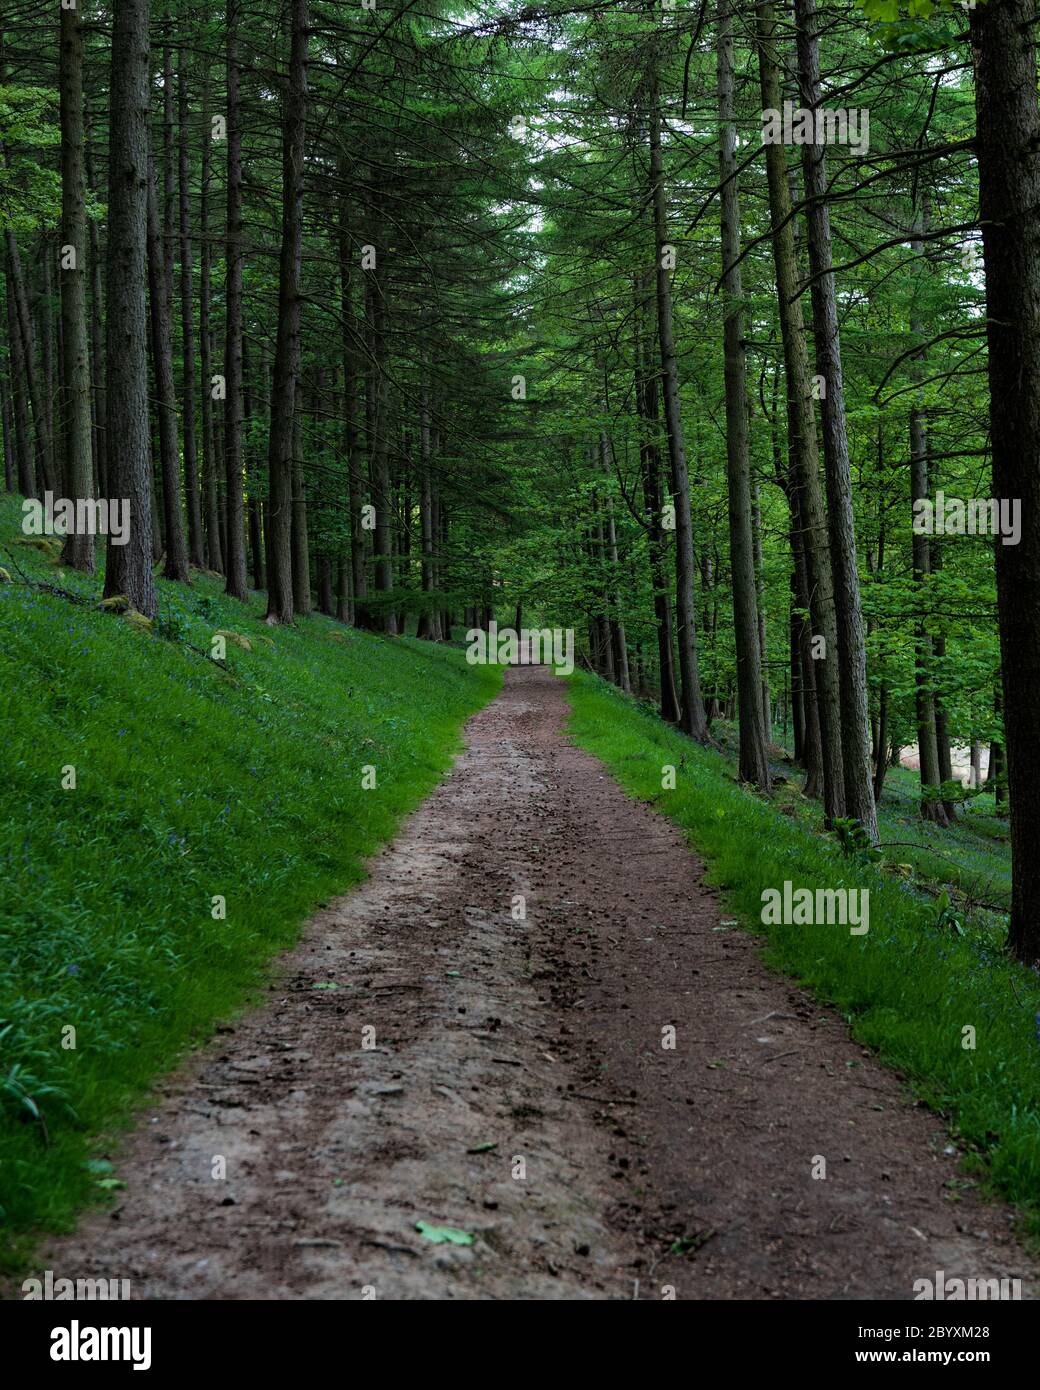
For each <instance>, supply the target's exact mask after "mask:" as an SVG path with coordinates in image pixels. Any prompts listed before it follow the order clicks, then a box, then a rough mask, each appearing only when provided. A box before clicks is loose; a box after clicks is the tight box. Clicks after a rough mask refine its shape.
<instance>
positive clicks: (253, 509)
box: [242, 333, 264, 589]
mask: <svg viewBox="0 0 1040 1390" xmlns="http://www.w3.org/2000/svg"><path fill="white" fill-rule="evenodd" d="M242 405H243V409H244V411H245V427H248V425H249V422H250V421H251V420H252V418H253V415H254V413H255V409H256V397H255V394H254V389H253V378H252V376H251V374H250V368H249V358H248V344H247V341H246V338H245V335H244V333H243V337H242ZM243 451H244V458H245V471H246V485H247V489H248V494H249V507H248V513H249V555H250V561H251V564H252V569H253V588H254V589H262V588H263V587H264V522H263V511H262V508H261V506H260V495H259V490H258V489H259V482H260V465H259V462H258V460H257V457H256V449H255V448H253V449H250V448H248V446H247V445H246V443H245V442H244V441H243Z"/></svg>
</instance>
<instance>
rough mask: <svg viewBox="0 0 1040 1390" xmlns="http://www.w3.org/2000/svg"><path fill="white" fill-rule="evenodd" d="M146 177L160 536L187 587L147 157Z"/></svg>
mask: <svg viewBox="0 0 1040 1390" xmlns="http://www.w3.org/2000/svg"><path fill="white" fill-rule="evenodd" d="M148 170H149V179H148V283H149V286H150V290H151V294H150V301H151V323H152V365H153V370H154V373H155V393H156V396H157V397H158V401H157V405H158V416H159V462H160V471H161V474H162V499H163V533H164V539H165V541H166V567H165V570H164V574H165V576H166V578H167V579H175V580H178V581H179V582H181V583H184V584H187V583H188V580H189V578H190V576H189V573H188V551H187V548H186V547H185V544H184V520H183V517H182V514H181V476H180V474H181V468H180V450H179V448H178V444H177V395H176V388H175V386H174V383H173V345H172V343H171V342H170V328H171V324H170V298H169V297H168V296H167V293H166V290H167V284H166V275H165V271H164V268H163V252H162V238H161V236H160V230H159V208H158V197H157V194H156V187H155V166H154V163H153V162H152V161H151V159H149V166H148Z"/></svg>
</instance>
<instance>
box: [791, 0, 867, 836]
mask: <svg viewBox="0 0 1040 1390" xmlns="http://www.w3.org/2000/svg"><path fill="white" fill-rule="evenodd" d="M795 21H796V24H797V26H798V68H799V85H800V89H801V104H802V106H803V107H805V108H808V109H811V110H812V111H814V112H815V110H816V108H817V106H818V105H819V104H820V59H819V47H818V40H817V34H816V4H815V0H795ZM802 170H803V180H804V185H805V198H806V216H805V222H806V240H807V242H808V247H809V269H810V271H811V273H812V275H813V277H814V278H813V283H812V305H813V331H814V336H815V341H816V370H817V373H818V374H819V375H820V377H822V379H823V382H824V386H825V389H824V391H823V393H822V397H821V400H820V414H821V421H822V434H823V455H824V465H825V473H826V483H827V524H828V539H829V541H830V557H831V577H832V580H833V584H834V608H835V620H836V623H837V630H838V633H837V635H838V696H839V703H840V708H841V748H842V767H843V773H844V782H845V812H846V815H848V816H852V817H854V818H855V819H856V820H858V821H859V822H860V824H861V825H862V826H863V829H864V830H865V831H866V833H867V835H868V837H869V838H870V840H871V841H872V842H873V843H875V844H876V843H877V839H878V831H877V812H876V810H875V807H874V789H873V781H872V777H871V768H870V723H869V719H868V715H867V659H866V646H865V641H864V631H863V610H862V607H861V605H860V593H859V573H858V570H857V567H856V528H855V518H854V514H853V508H852V475H851V470H850V468H849V446H848V437H847V433H846V425H845V387H844V382H843V379H842V367H841V337H840V334H839V330H838V307H837V298H836V294H835V286H834V270H833V260H832V255H831V226H830V209H829V207H828V205H827V194H828V188H827V161H826V156H825V154H824V146H823V145H819V146H817V145H803V146H802ZM830 659H831V653H830V651H828V653H827V657H826V660H830Z"/></svg>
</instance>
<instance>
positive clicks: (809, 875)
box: [569, 674, 1040, 1235]
mask: <svg viewBox="0 0 1040 1390" xmlns="http://www.w3.org/2000/svg"><path fill="white" fill-rule="evenodd" d="M569 693H570V698H571V702H572V707H573V714H572V718H571V721H570V726H569V727H570V733H571V736H572V737H573V738H574V739H575V740H576V741H577V742H578V743H579V744H580V745H581V746H582V747H584V748H587V749H588V750H589V751H590V752H592V753H594V754H595V755H596V756H597V757H598V758H600V759H602V761H603V762H604V763H605V764H606V765H607V767H608V768H610V770H611V772H612V773H613V775H614V776H615V777H616V778H617V780H618V782H619V783H620V784H621V785H622V786H623V787H624V788H625V790H626V791H628V792H629V793H630V794H632V795H633V796H636V797H638V798H640V799H641V800H645V801H652V802H653V803H654V805H655V806H656V807H657V809H659V810H660V811H661V812H663V813H664V814H665V815H667V816H668V817H670V819H672V820H673V821H675V822H676V824H678V825H679V826H680V827H681V828H682V829H683V830H685V831H686V833H687V836H688V838H689V841H690V843H691V845H693V846H694V847H695V848H696V849H697V850H698V851H699V852H700V853H701V854H703V855H704V857H705V858H706V860H707V862H708V866H709V867H708V877H709V880H710V881H711V882H712V883H715V884H719V885H721V886H723V887H725V889H726V890H727V893H728V896H729V901H730V903H731V905H732V907H733V910H734V912H735V913H737V914H738V915H739V916H740V917H741V918H742V920H743V921H744V922H745V924H746V925H747V926H748V927H750V928H752V929H754V930H756V931H760V932H765V933H766V935H767V946H766V954H767V958H768V959H769V960H770V962H771V963H772V964H774V965H775V966H776V967H778V968H780V969H782V970H784V971H786V972H788V973H789V974H792V975H794V976H796V977H797V978H798V979H799V980H801V981H803V982H804V983H806V984H807V985H809V986H810V987H811V988H812V990H813V991H814V992H815V993H816V995H817V996H818V997H819V998H820V999H822V1000H825V1001H827V1002H828V1003H832V1004H834V1005H836V1006H837V1007H838V1008H839V1009H840V1010H841V1011H842V1012H843V1014H844V1015H845V1016H846V1017H847V1019H848V1021H849V1023H850V1025H851V1028H852V1032H853V1035H854V1036H855V1037H856V1038H857V1039H859V1040H860V1041H862V1042H863V1043H865V1044H867V1045H869V1046H871V1047H873V1048H875V1049H876V1050H877V1052H878V1054H879V1056H880V1058H881V1059H882V1061H884V1062H885V1063H887V1064H888V1065H890V1066H893V1067H898V1068H900V1069H901V1070H902V1071H904V1072H905V1073H906V1075H907V1076H908V1077H909V1078H910V1080H911V1082H912V1083H913V1086H914V1090H915V1092H916V1094H917V1095H919V1096H920V1097H922V1098H923V1099H924V1100H926V1101H927V1102H928V1103H929V1104H930V1105H932V1106H934V1107H935V1108H936V1109H937V1110H939V1111H941V1112H942V1113H943V1115H944V1116H946V1117H947V1119H948V1121H949V1123H950V1126H951V1129H952V1131H953V1132H954V1133H955V1134H956V1135H957V1136H958V1137H959V1139H960V1140H961V1141H962V1142H963V1143H964V1144H965V1145H967V1146H968V1147H969V1148H970V1149H971V1151H972V1154H973V1157H974V1162H975V1165H976V1166H977V1167H978V1168H979V1169H980V1170H981V1171H982V1172H983V1174H984V1175H985V1177H986V1178H987V1180H988V1181H989V1182H990V1183H992V1185H993V1188H994V1190H996V1191H999V1192H1000V1193H1002V1194H1003V1195H1004V1196H1006V1197H1008V1198H1010V1199H1011V1200H1013V1201H1015V1202H1017V1203H1019V1204H1020V1205H1021V1206H1022V1208H1023V1209H1024V1211H1025V1212H1026V1216H1027V1225H1028V1227H1029V1229H1030V1230H1031V1231H1032V1233H1033V1234H1034V1235H1037V1234H1038V1233H1040V1040H1038V1021H1037V1015H1038V1013H1040V983H1038V982H1037V980H1036V978H1035V977H1034V976H1033V975H1032V974H1030V973H1029V972H1027V971H1026V970H1024V969H1022V968H1021V967H1019V966H1017V965H1014V964H1013V963H1011V962H1010V961H1009V960H1008V959H1007V958H1006V957H1005V956H1004V955H1003V952H1002V950H1001V939H1002V933H1001V930H1000V929H999V927H998V926H997V924H996V922H995V920H990V921H986V920H969V921H968V922H967V924H966V925H963V926H961V925H959V924H952V923H951V922H950V919H949V914H948V913H946V914H945V915H944V913H943V904H942V901H941V900H939V901H936V900H935V899H934V897H931V896H929V895H926V894H922V893H921V892H920V891H919V890H917V889H916V888H915V886H914V884H913V881H912V879H910V878H909V877H908V876H907V875H906V874H905V873H902V874H901V873H898V872H892V871H890V870H888V869H883V868H882V869H879V868H877V867H875V866H873V865H871V864H869V863H866V864H864V863H858V862H856V861H855V860H853V859H850V858H847V857H845V855H843V853H842V852H841V850H840V848H839V847H838V846H837V845H836V843H835V841H834V839H833V838H832V837H830V836H825V835H822V834H820V833H818V832H817V831H815V830H814V829H813V828H812V827H810V826H809V825H808V824H806V823H805V822H804V821H803V820H802V819H801V818H799V817H797V816H792V815H790V814H787V815H785V814H784V813H783V812H782V811H781V810H780V809H779V808H778V807H777V806H775V805H770V804H767V803H766V802H765V801H764V800H762V799H760V798H759V797H757V796H755V795H754V794H752V793H751V792H749V791H746V790H744V789H743V788H742V787H740V786H739V785H738V784H737V783H736V781H735V779H734V773H733V769H732V766H731V765H730V764H729V762H727V760H726V759H725V758H724V757H723V756H721V755H720V754H719V753H715V752H711V751H707V750H704V749H702V748H699V747H698V746H697V745H695V744H693V743H691V742H690V740H689V739H686V738H684V737H683V736H682V735H680V734H678V733H676V732H675V731H674V730H672V729H671V728H670V727H668V726H667V725H665V724H662V723H661V721H660V720H658V719H657V718H656V717H654V716H653V715H652V714H649V713H647V712H646V711H644V710H643V709H641V708H640V707H639V706H638V705H636V703H635V702H634V701H633V700H631V699H630V698H628V697H626V696H624V695H622V694H621V693H620V692H619V691H617V690H615V689H614V688H613V687H611V686H608V685H606V684H605V683H604V682H602V681H598V680H595V679H594V678H592V677H589V676H585V675H580V674H579V675H576V676H575V677H574V678H573V680H572V681H571V682H570V686H569ZM666 765H672V766H674V767H675V769H676V786H675V788H674V790H664V789H663V788H662V768H663V767H664V766H666ZM785 880H790V881H791V882H792V883H793V884H794V886H795V887H796V888H798V887H806V888H817V887H819V888H840V887H849V888H853V887H855V888H869V890H870V930H869V932H868V933H867V934H866V935H865V936H851V935H849V932H848V929H847V928H844V927H840V926H831V927H827V926H812V927H807V926H795V925H789V926H782V925H781V926H769V927H763V926H762V925H761V909H762V891H763V889H766V888H777V889H782V887H783V884H784V881H785ZM968 1027H970V1028H973V1029H974V1030H975V1043H976V1045H975V1048H974V1050H970V1049H966V1048H965V1047H964V1046H963V1045H962V1044H963V1042H964V1040H965V1036H966V1035H965V1034H964V1031H963V1030H964V1029H965V1028H968ZM968 1036H969V1037H970V1035H968Z"/></svg>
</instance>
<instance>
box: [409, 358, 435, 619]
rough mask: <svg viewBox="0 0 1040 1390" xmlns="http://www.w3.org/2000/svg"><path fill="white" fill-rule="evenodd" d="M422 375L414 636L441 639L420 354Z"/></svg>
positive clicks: (426, 401)
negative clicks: (418, 595)
mask: <svg viewBox="0 0 1040 1390" xmlns="http://www.w3.org/2000/svg"><path fill="white" fill-rule="evenodd" d="M423 363H424V379H423V384H422V402H421V405H420V408H419V472H420V479H419V530H420V535H421V541H420V544H421V547H422V560H421V566H420V587H421V590H422V595H423V606H422V609H421V611H420V613H419V627H418V630H417V632H416V634H415V635H416V636H417V637H423V638H426V640H427V641H430V642H439V641H440V636H441V633H440V617H439V614H438V612H437V610H436V609H435V608H434V607H433V606H432V605H433V594H434V583H433V485H432V479H431V477H430V467H431V449H430V382H429V362H428V358H427V357H426V355H424V358H423Z"/></svg>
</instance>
